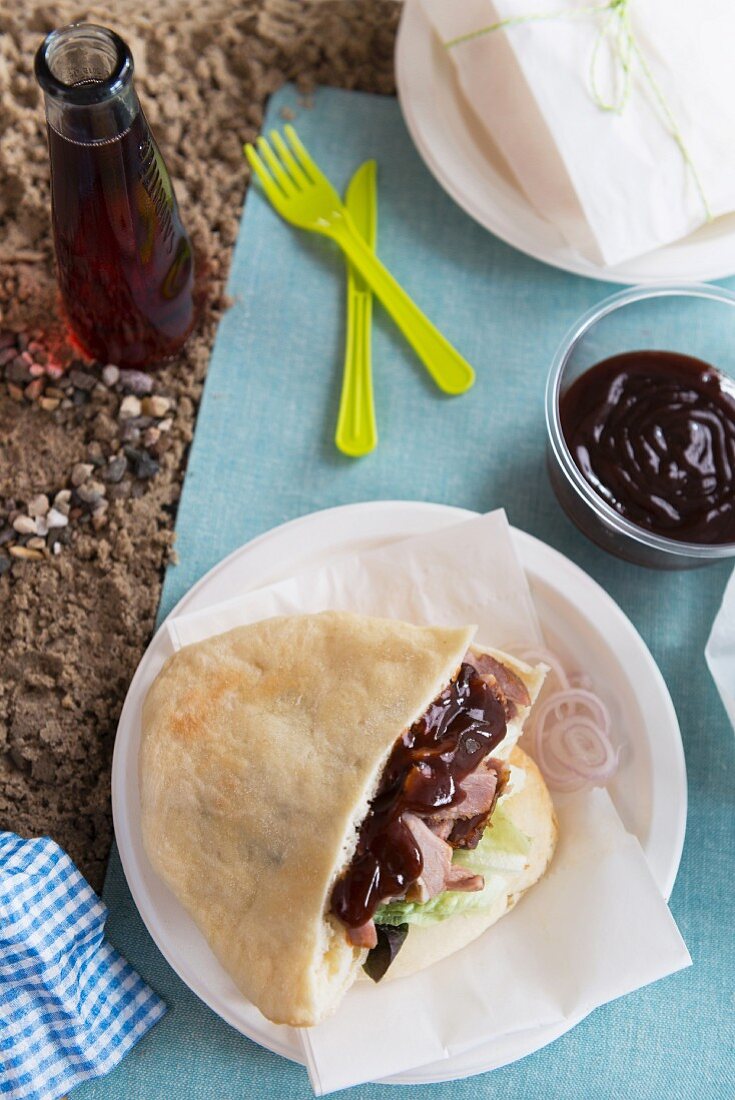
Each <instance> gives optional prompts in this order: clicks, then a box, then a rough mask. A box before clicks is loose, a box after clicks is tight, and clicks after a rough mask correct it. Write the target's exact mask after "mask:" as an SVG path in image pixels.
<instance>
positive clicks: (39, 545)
mask: <svg viewBox="0 0 735 1100" xmlns="http://www.w3.org/2000/svg"><path fill="white" fill-rule="evenodd" d="M27 546H28V549H29V550H45V549H46V540H45V539H42V538H35V537H34V538H32V539H28V542H27Z"/></svg>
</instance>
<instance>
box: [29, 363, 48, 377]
mask: <svg viewBox="0 0 735 1100" xmlns="http://www.w3.org/2000/svg"><path fill="white" fill-rule="evenodd" d="M28 370H29V371H30V372H31V375H32V377H33V378H45V376H46V368H45V367H44V366H43V364H42V363H31V365H30V367H29V368H28Z"/></svg>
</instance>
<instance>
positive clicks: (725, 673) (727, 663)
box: [704, 572, 735, 730]
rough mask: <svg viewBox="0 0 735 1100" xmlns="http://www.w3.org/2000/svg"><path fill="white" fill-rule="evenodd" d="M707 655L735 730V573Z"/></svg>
mask: <svg viewBox="0 0 735 1100" xmlns="http://www.w3.org/2000/svg"><path fill="white" fill-rule="evenodd" d="M704 655H705V657H706V659H707V664H708V666H709V670H710V672H711V673H712V678H713V680H714V681H715V683H716V684H717V690H718V691H719V693H720V698H721V699H722V702H723V704H724V707H725V710H726V711H727V716H728V718H729V719H730V723H731V725H732V728H733V730H735V572H733V574H732V576H731V577H730V580H729V581H728V582H727V588H726V589H725V594H724V596H723V597H722V603H721V604H720V610H719V611H718V612H717V616H716V618H715V621H714V623H713V624H712V630H711V631H710V636H709V638H708V639H707V645H706V647H705V650H704Z"/></svg>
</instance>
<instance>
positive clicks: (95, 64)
mask: <svg viewBox="0 0 735 1100" xmlns="http://www.w3.org/2000/svg"><path fill="white" fill-rule="evenodd" d="M35 72H36V79H37V80H38V83H39V84H40V85H41V88H42V89H43V94H44V100H45V105H46V120H47V122H48V124H49V126H51V127H52V128H53V129H54V130H56V132H57V133H59V134H61V135H62V137H65V138H68V139H69V140H70V141H75V142H79V143H81V144H84V145H88V144H89V145H91V144H97V143H102V142H107V141H112V140H114V139H115V138H117V137H120V135H121V134H124V133H125V132H126V131H127V130H129V129H130V127H131V125H132V123H133V121H134V119H135V117H136V116H137V115H138V113H139V111H140V103H139V101H138V96H137V94H136V91H135V86H134V84H133V58H132V54H131V53H130V50H129V49H128V47H127V45H126V44H125V42H123V40H122V38H120V37H119V36H118V35H116V34H115V33H114V31H110V30H107V28H105V27H98V26H96V25H95V24H93V23H71V24H69V26H67V27H62V28H61V29H60V30H56V31H52V32H51V33H50V34H48V35H47V36H46V38H45V39H44V40H43V42H42V43H41V45H40V47H39V49H38V52H37V53H36V60H35Z"/></svg>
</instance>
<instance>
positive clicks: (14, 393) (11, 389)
mask: <svg viewBox="0 0 735 1100" xmlns="http://www.w3.org/2000/svg"><path fill="white" fill-rule="evenodd" d="M8 394H9V395H10V397H12V399H13V401H22V400H23V390H22V389H21V388H20V386H16V385H15V384H14V383H13V382H8Z"/></svg>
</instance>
